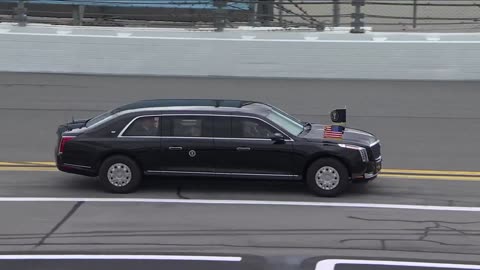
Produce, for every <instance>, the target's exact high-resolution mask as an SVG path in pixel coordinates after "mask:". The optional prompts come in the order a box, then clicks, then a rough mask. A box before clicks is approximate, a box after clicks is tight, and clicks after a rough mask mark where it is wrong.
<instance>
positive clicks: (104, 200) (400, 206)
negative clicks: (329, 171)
mask: <svg viewBox="0 0 480 270" xmlns="http://www.w3.org/2000/svg"><path fill="white" fill-rule="evenodd" d="M80 201H82V202H97V203H109V202H114V203H179V204H223V205H272V206H273V205H277V206H316V207H350V208H380V209H405V210H430V211H457V212H480V207H462V206H436V205H410V204H376V203H346V202H338V203H337V202H306V201H254V200H197V199H150V198H69V197H63V198H62V197H0V202H80Z"/></svg>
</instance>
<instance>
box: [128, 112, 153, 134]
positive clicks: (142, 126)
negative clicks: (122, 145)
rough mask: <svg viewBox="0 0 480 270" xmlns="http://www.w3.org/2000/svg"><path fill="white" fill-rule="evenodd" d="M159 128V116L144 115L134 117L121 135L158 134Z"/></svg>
mask: <svg viewBox="0 0 480 270" xmlns="http://www.w3.org/2000/svg"><path fill="white" fill-rule="evenodd" d="M159 130H160V117H159V116H145V117H140V118H138V119H136V120H135V121H134V122H133V123H132V124H131V125H130V126H129V127H128V128H127V130H126V131H125V132H124V133H123V134H122V136H147V137H148V136H158V135H159Z"/></svg>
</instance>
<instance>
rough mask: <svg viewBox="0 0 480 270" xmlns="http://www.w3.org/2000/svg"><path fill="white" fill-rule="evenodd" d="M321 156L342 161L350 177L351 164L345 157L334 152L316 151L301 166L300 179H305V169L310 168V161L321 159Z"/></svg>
mask: <svg viewBox="0 0 480 270" xmlns="http://www.w3.org/2000/svg"><path fill="white" fill-rule="evenodd" d="M323 158H331V159H336V160H338V161H339V162H340V163H342V164H343V165H344V166H345V168H347V171H348V177H349V178H351V177H352V169H351V166H350V165H349V163H348V161H347V160H346V159H345V158H342V157H340V156H338V155H335V154H331V153H318V154H316V155H313V156H312V157H310V158H309V159H308V160H307V162H305V165H304V166H303V169H302V179H303V181H305V179H306V176H307V171H308V168H310V166H311V165H312V163H314V162H315V161H317V160H319V159H323Z"/></svg>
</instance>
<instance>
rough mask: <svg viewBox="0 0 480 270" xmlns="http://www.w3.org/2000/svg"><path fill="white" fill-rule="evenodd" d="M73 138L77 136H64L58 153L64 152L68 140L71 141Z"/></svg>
mask: <svg viewBox="0 0 480 270" xmlns="http://www.w3.org/2000/svg"><path fill="white" fill-rule="evenodd" d="M73 138H75V136H63V137H62V139H61V140H60V144H59V145H58V153H59V154H62V153H63V149H64V148H65V144H66V143H67V142H68V141H71V140H72V139H73Z"/></svg>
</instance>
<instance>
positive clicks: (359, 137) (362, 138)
mask: <svg viewBox="0 0 480 270" xmlns="http://www.w3.org/2000/svg"><path fill="white" fill-rule="evenodd" d="M324 127H325V125H321V124H312V128H311V129H310V131H309V132H308V133H307V134H305V136H304V138H306V139H307V140H309V141H334V142H342V143H352V144H356V145H365V146H369V145H371V144H373V143H374V142H375V141H377V138H376V137H375V135H373V134H371V133H368V132H366V131H363V130H359V129H353V128H348V127H347V128H345V131H344V133H343V136H342V137H343V138H342V139H325V138H323V133H324V132H323V130H324Z"/></svg>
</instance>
